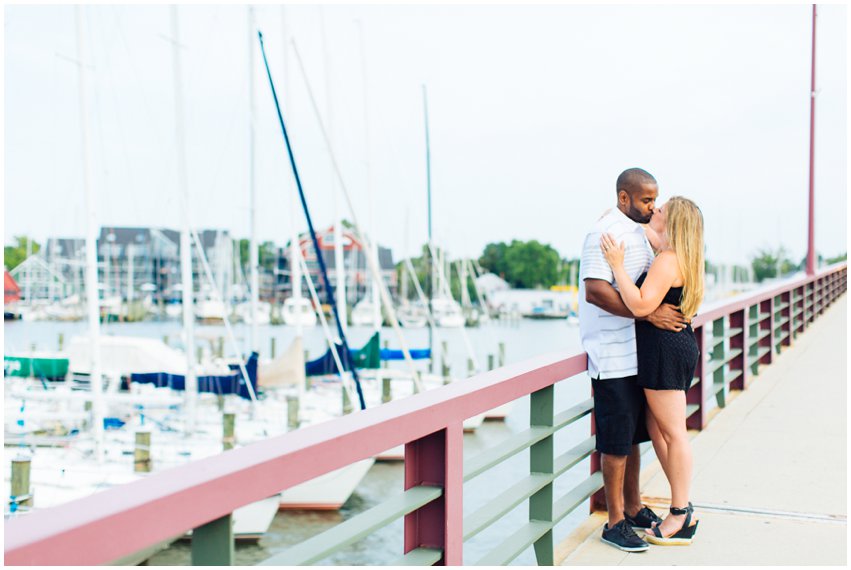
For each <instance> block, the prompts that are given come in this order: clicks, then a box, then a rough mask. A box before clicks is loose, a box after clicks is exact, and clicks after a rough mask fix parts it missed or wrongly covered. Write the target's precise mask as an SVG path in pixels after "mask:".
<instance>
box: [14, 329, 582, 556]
mask: <svg viewBox="0 0 851 570" xmlns="http://www.w3.org/2000/svg"><path fill="white" fill-rule="evenodd" d="M86 326H87V325H86V323H85V322H76V323H73V322H43V321H42V322H40V321H34V322H27V321H13V322H6V323H5V342H4V344H5V346H4V348H5V351H6V353H9V352H25V351H29V350H31V349H32V348H33V346H34V347H35V349H36V350H55V349H56V348H58V346H57V345H58V339H59V335H60V333H61V334H62V336H63V338H64V342H65V343H66V346H67V343H68V342H69V340H70V339H71V338H72V337H73V336H75V335H85V334H86V330H87V329H86ZM181 328H182V327H181V324H180V323H179V322H178V321H163V322H153V321H149V322H140V323H109V324H104V325H103V329H102V334H106V335H116V336H124V335H127V336H142V337H150V338H157V339H163V337H168V339H169V343H170V344H172V345H173V346H181V339H180V336H181ZM258 332H259V342H258V344H259V346H260V347H261V357H268V356H269V354H270V352H271V347H272V343H273V340H272V339H274V345H275V347H276V352H277V353H278V354H281V353H283V351H284V350H285V349H286V347H287V346H289V343H290V342H291V341H292V339H293V338H294V337H295V329H294V327H288V326H269V325H266V326H260V327H258ZM234 333H235V336H236V343H237V345H238V347H236V348H237V349H238V352H240V353H244V352H245V351H246V349H247V344H248V335H249V327H248V326H246V325H243V324H237V325H234ZM372 333H373V329H372V328H371V327H349V332H348V337H349V343H350V345H351V347H352V348H357V347H360V346H362V345H363V344H364V343H365V342H366V341H367V340H368V339H369V337H370V336H371V335H372ZM464 333H466V334H467V335H468V338H469V344H470V345H471V346H472V348H473V351H474V353H475V356H476V359H477V360H478V364H479V368H480V369H481V370H484V369H485V368H486V367H487V364H488V355H489V354H493V355H494V361H495V362H496V359H497V358H498V356H497V355H498V347H499V343H504V344H505V360H506V363H513V362H518V361H522V360H524V359H527V358H530V357H533V356H536V355H540V354H543V353H547V352H552V351H561V350H568V351H570V352H579V351H580V350H581V345H580V340H579V329H578V327H577V326H575V325H569V324H568V323H567V322H566V321H565V320H563V319H556V320H520V321H518V322H514V323H507V322H502V321H496V322H493V323H489V324H486V325H483V326H480V327H476V328H467V329H463V330H462V329H437V330H436V331H435V337H434V351H435V355H436V357H437V358H438V360H439V358H440V354H441V344H442V341H445V342H446V344H447V346H448V353H449V362H450V366H451V373H452V375H453V376H456V377H464V376H465V375H466V371H467V359H468V350H467V348H466V346H467V342H466V341H465V339H464V338H463V334H464ZM404 335H405V337H404V338H405V341H406V343H407V345H408V347H409V348H424V347H427V346H428V329H414V330H404ZM196 337H197V338H199V339H200V340H199V341H198V346H199V347H203V349H204V350H212V347H213V344H214V343H216V342H218V339H219V338H220V337H225V329H224V327H223V326H204V325H199V326H197V327H196ZM381 340H382V345H383V344H384V342H385V341H388V343H389V346H390V347H391V348H399V345H400V343H399V340H398V339H397V337H396V335H395V332H394V331H393V330H392V329H390V328H383V329H382V330H381ZM326 346H327V344H326V342H325V339H324V336H323V333H322V329H321V328H320V327H318V326H317V327H313V328H308V329H305V332H304V348H305V349H306V350H307V351H308V352H309V357H310V358H316V357H318V356H320V355H321V354H322V353H324V352H325V350H326ZM234 348H235V347H232V346H228V345H227V343H226V345H225V355H226V356H227V355H228V354H231V355H233V354H236V351H235V350H234ZM393 365H394V366H395V367H400V368H403V367H404V366H405V364H404V363H403V362H401V363H400V362H397V363H393ZM436 370H437V371H439V364H438V366H437V367H436ZM555 393H556V412H558V411H561V410H564V409H566V408H568V407H570V406H572V405H575V404H576V403H578V402H580V401H582V400H584V399H586V398H588V397H590V394H591V389H590V381H589V380H588V378H587V376H586V375H585V374H582V375H579V376H576V377H573V378H570V379H566V380H565V381H563V382H560V383H559V384H558V385H556V392H555ZM528 407H529V399H528V397H526V398H522V399H520V400H518V401H517V402H516V403H515V405H514V407H513V409H512V411H511V412H510V413H509V415H508V417H507V418H506V421H505V422H495V421H487V422H485V423H484V424H483V425H482V426H481V427H479V428H478V429H477V430H476V431H475V432H474V433H467V434H465V435H464V455H465V457H472V456H475V455H476V454H478V453H480V452H481V451H483V450H485V449H488V448H491V447H494V446H498V445H500V442H502V441H503V440H505V439H506V438H508V437H509V436H510V435H511V434H513V433H516V432H519V431H521V430H523V429H526V428H527V427H528V426H529V409H528ZM589 430H590V419H589V418H588V417H587V416H586V417H584V418H582V419H581V420H579V421H577V422H575V423H574V424H573V425H571V426H568V427H567V428H565V429H563V430H561V431H560V432H559V433H558V434H556V438H555V446H556V453H563V452H565V451H567V450H568V449H570V448H571V447H573V446H574V445H576V444H577V443H579V442H580V441H581V440H582V439H584V438H587V437H588V434H589ZM528 470H529V452H528V450H526V451H525V452H522V453H519V454H517V455H516V456H514V457H512V458H511V459H509V460H507V461H505V462H504V463H502V464H500V465H497V466H496V467H494V468H493V469H491V470H489V471H487V472H485V473H483V474H481V475H479V476H478V477H476V478H474V479H472V480H470V481H469V482H467V483H466V484H465V485H464V514H465V516H467V515H469V514H471V513H473V512H474V511H476V510H477V509H478V508H480V507H481V506H483V505H484V504H486V503H487V502H488V501H489V500H490V499H492V498H493V496H494V490H495V489H506V488H507V487H509V486H510V485H512V484H514V483H515V482H517V481H518V480H519V479H520V478H521V477H523V476H524V475H526V474H528ZM588 473H589V462H588V460H587V459H586V460H585V461H582V462H580V463H579V464H578V465H576V466H575V467H573V468H572V469H571V470H569V471H568V472H567V473H565V474H564V475H562V476H561V477H559V479H557V480H556V483H555V497H560V496H563V495H564V494H565V493H567V492H568V491H569V490H570V489H572V488H573V487H574V486H575V485H576V484H578V483H579V482H581V481H582V480H583V479H584V478H586V477H587V476H588ZM403 475H404V467H403V464H402V463H401V462H396V463H380V462H377V463H375V464H374V465H373V467H372V468H371V469H370V471H369V472H368V474H367V476H366V477H365V478H364V479H363V481H362V482H361V484H360V485H359V486H358V487H357V489H356V490H355V492H354V494H353V495H352V496H351V498H350V499H349V501H348V502H347V503H346V504H345V505H344V506H343V508H342V509H341V510H339V511H333V512H320V511H280V512H279V513H278V514H277V516H276V517H275V520H274V522H273V523H272V526H271V527H270V529H269V531H268V532H267V534H266V535H265V536H264V537H263V538H261V539H260V540H259V542H257V543H255V544H244V545H243V544H238V545H237V547H236V552H235V563H236V564H239V565H250V564H256V563H259V562H261V561H263V560H265V559H266V558H269V557H270V556H273V555H275V554H277V553H279V552H281V551H282V550H284V549H285V548H286V547H288V546H290V545H293V544H297V543H299V542H301V541H302V540H304V539H306V538H309V537H311V536H314V535H316V534H317V533H319V532H322V531H323V530H325V529H328V528H330V527H332V526H334V525H335V524H338V523H339V522H341V521H344V520H346V519H348V518H350V517H352V516H354V515H356V514H358V513H360V512H363V511H364V510H367V509H369V508H371V507H373V506H375V505H376V504H378V503H380V502H381V501H383V500H386V499H387V497H389V496H392V495H394V494H397V493H400V492H402V490H403ZM587 513H588V504H587V501H586V502H585V503H584V504H583V505H580V506H579V507H578V508H577V509H576V510H575V511H574V512H573V513H572V514H571V515H568V516H567V517H566V518H565V519H564V520H563V521H562V522H561V523H559V524H558V525H557V526H556V528H555V536H556V540H557V541H558V540H559V539H560V538H562V537H564V536H566V535H567V534H568V533H569V532H570V530H571V529H572V528H573V527H575V526H576V525H578V524H579V523H580V522H582V521H583V520H585V518H586V516H587ZM527 517H528V504H527V502H522V503H521V504H520V505H518V506H517V507H516V508H515V509H514V510H512V511H511V512H509V513H508V514H506V515H505V516H504V517H503V518H502V519H501V520H500V521H498V522H497V523H496V524H494V525H493V526H492V527H491V528H489V529H487V530H485V531H483V532H482V533H480V534H478V535H476V536H475V537H473V538H472V539H470V540H469V541H467V542H465V545H464V563H465V564H475V563H476V562H477V561H478V560H479V559H480V558H481V557H483V556H484V555H485V554H487V553H488V552H489V551H490V550H491V549H493V548H495V547H496V546H498V545H499V544H500V542H501V541H502V540H503V539H504V538H505V537H506V536H508V535H509V534H511V532H512V531H513V530H514V529H516V528H517V527H518V526H520V525H521V524H523V521H524V520H527ZM402 548H403V521H402V520H401V519H400V520H398V521H396V522H394V523H393V524H391V525H389V526H388V527H385V528H384V529H381V530H379V531H377V532H376V533H374V534H372V535H371V536H369V537H367V538H365V539H363V540H362V541H360V542H358V543H356V544H354V545H352V546H350V547H348V548H347V549H345V550H342V551H340V552H338V553H336V554H334V555H332V556H329V557H328V558H326V559H325V560H322V561H320V562H319V564H333V565H381V564H387V563H389V562H391V561H392V560H394V559H396V558H398V557H399V556H400V555H401V554H402ZM190 550H191V549H190V545H189V543H188V542H177V543H175V544H173V545H172V546H171V547H169V548H168V549H166V550H164V551H162V552H160V553H158V554H156V555H154V556H153V557H152V558H151V559H149V561H148V563H149V564H154V565H188V564H189V563H190ZM534 563H535V558H534V552H533V550H532V549H531V548H530V549H528V550H527V551H526V552H524V553H523V554H521V556H519V557H518V558H517V559H516V560H515V561H514V564H516V565H531V564H534Z"/></svg>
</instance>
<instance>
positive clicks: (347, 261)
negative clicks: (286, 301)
mask: <svg viewBox="0 0 851 570" xmlns="http://www.w3.org/2000/svg"><path fill="white" fill-rule="evenodd" d="M341 233H342V236H343V264H344V268H345V271H344V274H345V283H346V301H347V303H348V304H349V306H350V307H352V306H354V304H355V303H357V302H358V301H359V300H361V299H362V298H363V297H364V295H366V294H368V292H369V291H370V283H371V281H372V276H371V274H370V271H369V266H368V265H367V260H366V254H365V252H364V249H363V244H362V243H361V242H360V240H359V239H358V238H357V237H356V235H355V233H354V232H353V231H352V230H351V229H350V228H347V227H343V230H342V232H341ZM316 238H317V241H318V242H319V249H320V251H321V252H322V259H323V260H324V261H325V267H326V268H327V269H328V279H329V280H330V281H331V284H332V286H333V287H335V288H336V287H337V283H338V279H339V276H338V273H339V272H338V271H337V264H336V259H335V257H334V226H329V227H328V228H326V229H325V230H322V231H320V232H317V235H316ZM298 240H299V247H300V248H301V254H302V255H303V256H304V261H305V264H306V265H307V270H308V272H309V273H310V277H311V279H312V280H313V284H314V287H316V291H317V293H318V294H319V296H320V297H321V298H322V300H323V301H324V300H325V297H324V290H325V288H324V285H323V283H322V277H321V275H320V271H319V261H318V260H317V258H316V253H315V250H314V248H313V241H312V240H311V239H310V234H309V233H306V232H305V233H303V234H301V235H300V236H299V238H298ZM289 257H290V246H289V243H287V246H286V247H283V248H280V249H279V250H278V265H277V269H276V271H275V292H276V295H278V294H280V295H283V296H284V297H289V296H290V295H292V284H291V279H290V259H289ZM378 265H379V267H380V271H381V278H382V279H383V280H384V283H385V285H387V288H388V289H389V291H390V294H391V296H395V295H396V293H397V290H398V282H397V276H396V266H395V264H394V263H393V252H392V251H391V250H390V248H386V247H382V246H381V245H379V246H378ZM308 294H309V292H308V290H307V287H306V286H305V285H304V283H302V295H304V296H307V295H308Z"/></svg>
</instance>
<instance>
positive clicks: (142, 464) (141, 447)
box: [133, 431, 151, 473]
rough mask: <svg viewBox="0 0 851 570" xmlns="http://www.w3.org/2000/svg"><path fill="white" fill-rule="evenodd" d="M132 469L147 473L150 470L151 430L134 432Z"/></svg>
mask: <svg viewBox="0 0 851 570" xmlns="http://www.w3.org/2000/svg"><path fill="white" fill-rule="evenodd" d="M133 459H134V462H133V471H135V472H136V473H149V472H150V471H151V432H149V431H137V432H136V448H135V449H134V451H133Z"/></svg>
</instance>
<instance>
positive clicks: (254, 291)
mask: <svg viewBox="0 0 851 570" xmlns="http://www.w3.org/2000/svg"><path fill="white" fill-rule="evenodd" d="M255 27H256V26H255V25H254V7H253V6H248V108H249V119H248V133H249V136H248V153H249V158H248V192H249V194H250V196H251V197H250V201H251V207H250V211H251V213H250V215H249V217H250V220H251V230H250V231H251V234H250V245H249V249H250V253H249V255H248V257H249V263H250V264H251V334H250V338H249V346H250V352H251V351H258V352H259V350H260V347H259V342H258V333H257V302H258V299H259V298H260V276H259V275H258V267H259V265H260V252H259V251H258V249H257V189H256V187H255V186H256V184H255V181H256V176H255V170H256V169H255V164H254V163H255V161H254V117H255V105H254V28H255Z"/></svg>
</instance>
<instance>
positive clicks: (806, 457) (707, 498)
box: [556, 295, 848, 566]
mask: <svg viewBox="0 0 851 570" xmlns="http://www.w3.org/2000/svg"><path fill="white" fill-rule="evenodd" d="M846 305H847V295H843V296H842V297H840V298H839V299H838V300H837V301H836V302H835V303H834V304H833V305H832V306H831V307H830V308H829V309H828V310H827V311H826V312H825V313H824V314H823V315H822V316H821V317H819V318H817V319H816V321H815V322H814V323H813V324H811V325H810V327H809V328H808V329H807V330H806V331H805V332H804V333H803V334H802V335H799V336H798V338H797V339H796V340H795V341H793V344H792V346H791V347H789V348H786V349H784V351H783V353H782V354H780V355H779V356H776V357H775V361H774V364H772V365H770V366H763V367H762V368H761V370H760V374H759V375H758V376H754V377H753V382H752V383H751V385H750V387H749V388H748V389H747V390H746V391H744V392H741V393H740V394H739V395H738V396H737V397H735V399H733V400H732V402H729V403H728V404H727V407H726V408H725V409H723V410H721V411H720V412H719V413H718V414H717V415H715V417H714V418H713V419H712V420H711V421H710V422H709V425H708V426H707V427H706V429H705V430H703V431H702V432H695V433H696V435H695V436H694V437H693V439H692V448H693V450H694V483H693V486H692V497H693V498H692V502H693V503H694V505H695V514H696V516H697V518H698V519H700V521H701V522H700V527H699V530H698V533H697V536H696V537H695V540H694V543H693V544H692V545H691V546H687V547H682V546H680V547H663V546H653V545H651V546H650V550H648V551H646V552H643V553H632V554H629V553H626V552H622V551H620V550H617V549H615V548H613V547H611V546H608V545H606V544H603V543H602V542H601V541H600V532H601V530H602V525H603V524H604V523H605V522H606V517H605V514H604V513H597V514H595V515H592V516H591V517H589V519H588V520H587V521H586V523H585V524H583V525H582V526H581V527H580V528H578V529H577V530H576V531H574V532H573V533H572V534H571V536H569V537H568V538H567V539H566V540H565V541H564V542H563V543H562V544H560V545H559V547H558V548H556V560H557V562H558V561H560V563H561V565H563V566H572V565H607V566H615V565H617V566H621V565H623V566H626V565H733V564H736V565H738V564H759V565H828V564H829V565H843V566H844V565H846V563H847V554H846V552H847V545H846V542H847V521H846V515H847V512H846V500H847V494H846V490H847V487H846V486H847V477H846V476H847V468H846V458H847V444H848V442H847V437H846V436H847V428H846V421H847V406H846V402H847V388H846V383H847V382H848V376H847V344H846V343H847V328H846V327H847V325H846V315H847V313H846ZM641 490H642V495H643V496H644V497H645V502H646V503H647V504H649V505H651V506H652V507H654V510H655V511H656V512H657V513H659V514H660V515H661V516H663V517H664V516H665V512H666V509H667V508H668V506H670V503H669V501H670V494H669V493H670V490H669V487H668V483H667V480H666V479H665V474H664V473H663V472H662V470H661V468H660V466H659V463H658V461H655V460H654V461H653V462H652V463H650V464H648V465H647V467H646V468H645V469H644V471H643V472H642V486H641Z"/></svg>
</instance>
